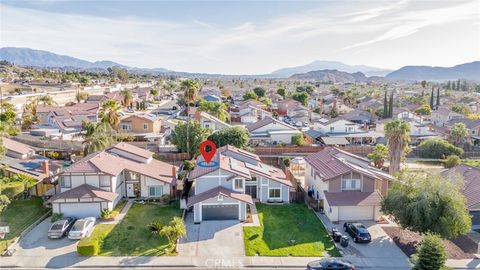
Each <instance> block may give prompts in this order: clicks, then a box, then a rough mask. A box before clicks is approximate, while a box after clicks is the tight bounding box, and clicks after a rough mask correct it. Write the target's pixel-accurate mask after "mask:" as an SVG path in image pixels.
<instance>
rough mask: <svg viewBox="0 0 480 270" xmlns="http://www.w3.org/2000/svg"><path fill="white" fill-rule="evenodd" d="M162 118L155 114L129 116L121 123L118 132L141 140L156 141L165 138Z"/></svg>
mask: <svg viewBox="0 0 480 270" xmlns="http://www.w3.org/2000/svg"><path fill="white" fill-rule="evenodd" d="M161 129H162V124H161V118H160V117H158V116H156V115H154V114H133V115H128V116H126V117H124V118H122V120H121V121H120V124H119V125H118V127H117V131H118V132H120V133H122V134H127V135H131V136H135V137H136V139H139V140H156V139H161V138H163V137H164V136H163V134H162V133H161Z"/></svg>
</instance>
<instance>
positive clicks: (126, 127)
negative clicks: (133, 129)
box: [120, 124, 130, 130]
mask: <svg viewBox="0 0 480 270" xmlns="http://www.w3.org/2000/svg"><path fill="white" fill-rule="evenodd" d="M120 129H122V130H130V125H129V124H120Z"/></svg>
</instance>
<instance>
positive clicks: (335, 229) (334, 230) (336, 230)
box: [332, 228, 338, 237]
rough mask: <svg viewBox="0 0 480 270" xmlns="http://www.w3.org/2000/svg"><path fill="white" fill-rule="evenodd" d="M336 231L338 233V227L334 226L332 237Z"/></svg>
mask: <svg viewBox="0 0 480 270" xmlns="http://www.w3.org/2000/svg"><path fill="white" fill-rule="evenodd" d="M335 233H338V229H337V228H332V237H333V235H335Z"/></svg>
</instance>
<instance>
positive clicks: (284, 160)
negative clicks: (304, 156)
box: [282, 157, 292, 167]
mask: <svg viewBox="0 0 480 270" xmlns="http://www.w3.org/2000/svg"><path fill="white" fill-rule="evenodd" d="M291 160H292V158H290V157H284V158H282V162H283V165H285V167H290V161H291Z"/></svg>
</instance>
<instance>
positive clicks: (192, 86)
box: [180, 80, 200, 155]
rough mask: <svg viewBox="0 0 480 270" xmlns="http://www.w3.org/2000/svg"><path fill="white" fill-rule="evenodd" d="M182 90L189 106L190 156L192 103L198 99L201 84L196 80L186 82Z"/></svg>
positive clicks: (188, 141)
mask: <svg viewBox="0 0 480 270" xmlns="http://www.w3.org/2000/svg"><path fill="white" fill-rule="evenodd" d="M180 89H181V90H182V91H183V99H184V101H185V103H186V104H187V119H188V120H187V153H188V154H189V155H190V136H189V126H190V112H189V111H190V103H192V102H194V101H195V100H196V99H197V94H198V91H199V90H200V84H199V83H198V81H196V80H184V81H183V82H182V83H181V85H180Z"/></svg>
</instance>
